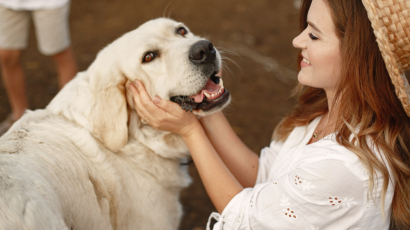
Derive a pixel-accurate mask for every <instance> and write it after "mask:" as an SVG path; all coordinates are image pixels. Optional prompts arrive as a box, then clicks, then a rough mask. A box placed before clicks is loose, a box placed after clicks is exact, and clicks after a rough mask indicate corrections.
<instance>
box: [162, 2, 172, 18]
mask: <svg viewBox="0 0 410 230" xmlns="http://www.w3.org/2000/svg"><path fill="white" fill-rule="evenodd" d="M172 2H173V1H170V2H169V3H168V5H167V6H166V7H165V10H164V13H163V14H162V17H163V18H170V16H171V13H170V14H169V16H168V17H166V16H165V15H166V13H167V9H168V7H169V6H170V5H171V4H172Z"/></svg>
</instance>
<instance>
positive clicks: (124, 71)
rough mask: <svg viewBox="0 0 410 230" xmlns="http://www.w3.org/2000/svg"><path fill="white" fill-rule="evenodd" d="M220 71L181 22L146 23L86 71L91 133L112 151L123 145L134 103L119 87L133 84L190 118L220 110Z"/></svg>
mask: <svg viewBox="0 0 410 230" xmlns="http://www.w3.org/2000/svg"><path fill="white" fill-rule="evenodd" d="M220 69H221V56H220V54H219V52H218V50H217V49H216V48H215V47H214V46H213V44H212V43H211V42H209V41H207V40H205V39H203V38H200V37H198V36H195V35H194V34H193V33H192V32H191V31H190V30H189V29H188V27H187V26H185V25H184V24H183V23H180V22H176V21H173V20H170V19H165V18H159V19H155V20H151V21H148V22H146V23H144V24H143V25H141V26H140V27H138V28H137V29H136V30H134V31H131V32H129V33H127V34H125V35H123V36H122V37H120V38H119V39H117V40H116V41H114V42H113V43H111V44H110V45H108V46H107V47H106V48H104V49H103V50H102V51H101V52H100V53H99V54H98V56H97V59H96V60H95V61H94V63H93V64H92V65H91V66H90V68H89V69H88V71H87V72H88V73H89V76H90V85H91V87H92V88H93V89H92V91H93V92H94V95H95V98H96V100H97V103H96V105H95V108H94V112H93V114H94V116H95V117H96V118H98V119H94V120H93V121H94V124H93V131H94V133H95V134H96V135H97V136H98V137H100V138H101V139H102V141H103V142H104V143H105V144H106V145H107V147H108V148H110V149H111V150H113V151H116V150H119V149H121V148H122V147H123V146H124V145H125V144H126V143H127V138H128V124H127V122H128V117H129V114H128V113H127V106H129V107H132V108H133V107H134V103H133V101H132V97H131V93H130V92H128V91H127V88H126V87H125V85H126V84H130V83H131V82H134V81H135V80H140V81H142V82H143V83H144V85H145V87H146V89H147V91H148V93H149V94H150V96H151V97H153V96H155V95H158V96H160V97H161V98H163V99H169V100H171V101H174V102H176V103H178V104H179V105H180V106H181V107H182V108H183V109H185V110H191V111H192V112H193V113H194V114H196V115H199V116H206V115H209V114H211V113H213V112H215V111H218V110H221V109H222V108H224V107H225V106H226V105H227V104H228V103H229V101H230V94H229V92H228V91H227V90H226V89H225V88H224V87H223V83H222V79H221V78H220V77H217V76H216V74H217V73H218V72H219V71H220Z"/></svg>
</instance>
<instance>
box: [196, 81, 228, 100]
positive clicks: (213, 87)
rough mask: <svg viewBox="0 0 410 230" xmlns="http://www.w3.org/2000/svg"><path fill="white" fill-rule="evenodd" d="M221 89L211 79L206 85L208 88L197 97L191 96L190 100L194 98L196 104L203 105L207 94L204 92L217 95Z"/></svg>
mask: <svg viewBox="0 0 410 230" xmlns="http://www.w3.org/2000/svg"><path fill="white" fill-rule="evenodd" d="M220 88H221V87H220V86H219V85H218V84H215V83H214V82H213V81H212V80H211V79H209V80H208V82H207V83H206V86H205V88H204V89H203V90H201V92H199V93H198V94H197V95H193V96H189V97H190V98H193V99H194V100H195V102H196V103H201V102H202V101H203V100H204V97H205V94H204V92H207V93H209V94H213V93H217V92H218V91H219V89H220Z"/></svg>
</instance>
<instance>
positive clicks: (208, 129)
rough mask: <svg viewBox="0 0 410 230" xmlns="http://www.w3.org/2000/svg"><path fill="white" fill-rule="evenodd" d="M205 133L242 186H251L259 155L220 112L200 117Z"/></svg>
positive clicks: (256, 171)
mask: <svg viewBox="0 0 410 230" xmlns="http://www.w3.org/2000/svg"><path fill="white" fill-rule="evenodd" d="M200 122H201V124H202V127H203V128H204V130H205V133H206V135H207V136H208V138H209V140H210V141H211V143H212V145H213V147H214V148H215V150H216V152H217V153H218V154H219V156H220V157H221V159H222V161H223V162H224V163H225V165H226V166H227V167H228V169H229V170H230V171H231V172H232V174H233V175H234V176H235V178H236V179H237V180H238V181H239V183H240V184H241V185H242V186H243V187H253V186H254V185H255V181H256V176H257V174H258V165H259V157H258V155H256V154H255V153H254V152H253V151H252V150H250V149H249V148H248V147H247V146H246V145H245V144H244V143H243V142H242V141H241V139H240V138H239V137H238V136H237V135H236V133H235V132H234V131H233V129H232V127H231V125H230V124H229V122H228V120H227V119H226V118H225V116H224V115H223V113H222V112H216V113H214V114H212V115H211V116H207V117H203V118H201V119H200Z"/></svg>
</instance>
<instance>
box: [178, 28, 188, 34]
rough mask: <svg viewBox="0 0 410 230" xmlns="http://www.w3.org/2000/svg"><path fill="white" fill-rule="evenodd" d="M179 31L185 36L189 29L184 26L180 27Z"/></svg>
mask: <svg viewBox="0 0 410 230" xmlns="http://www.w3.org/2000/svg"><path fill="white" fill-rule="evenodd" d="M177 33H178V34H180V35H182V36H184V35H186V34H187V33H188V31H187V30H186V29H185V28H184V27H179V28H178V30H177Z"/></svg>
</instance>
